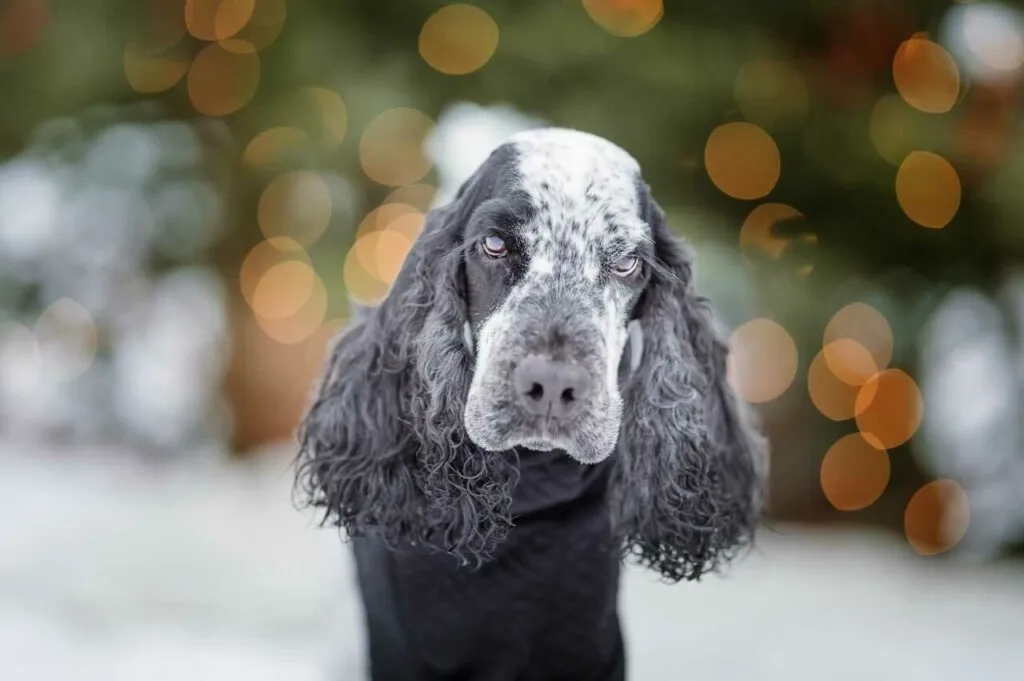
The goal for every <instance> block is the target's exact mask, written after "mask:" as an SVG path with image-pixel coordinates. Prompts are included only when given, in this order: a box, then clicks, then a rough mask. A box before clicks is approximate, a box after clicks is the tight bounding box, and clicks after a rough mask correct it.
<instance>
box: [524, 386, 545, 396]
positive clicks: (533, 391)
mask: <svg viewBox="0 0 1024 681" xmlns="http://www.w3.org/2000/svg"><path fill="white" fill-rule="evenodd" d="M526 396H527V397H529V398H530V399H531V400H541V399H544V386H542V385H541V384H540V383H534V384H533V385H532V386H530V389H529V390H527V391H526Z"/></svg>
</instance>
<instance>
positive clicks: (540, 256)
mask: <svg viewBox="0 0 1024 681" xmlns="http://www.w3.org/2000/svg"><path fill="white" fill-rule="evenodd" d="M510 143H511V144H512V146H513V147H514V148H515V149H516V151H517V166H518V167H517V173H516V175H517V178H518V180H519V185H520V189H521V191H522V192H523V193H524V194H525V195H526V196H527V197H528V198H529V200H530V203H531V204H532V205H533V207H534V208H535V209H536V215H535V216H534V217H533V219H532V220H530V221H529V223H528V225H527V229H525V230H524V231H525V233H524V235H523V236H524V239H525V240H526V241H527V246H528V248H529V250H530V251H531V253H532V255H533V257H534V259H533V267H534V269H535V271H537V273H538V274H550V273H551V272H554V271H555V269H556V267H562V268H569V271H572V272H574V273H576V274H577V275H579V276H582V277H584V278H585V279H588V280H593V279H595V278H596V277H597V276H598V273H599V272H600V270H601V266H602V265H601V263H602V252H604V251H608V250H611V249H612V248H613V244H616V243H622V242H624V243H626V244H629V245H630V246H635V245H639V244H641V243H643V242H644V241H646V240H647V239H649V236H650V228H649V226H648V225H647V224H646V223H645V222H644V221H643V220H642V219H641V217H640V201H639V196H638V195H637V191H636V186H637V185H636V183H637V181H638V178H639V177H640V166H639V164H638V163H637V161H636V160H635V159H634V158H633V157H632V156H630V155H629V154H628V153H627V152H625V151H624V150H622V149H621V148H619V147H618V146H616V145H614V144H611V143H610V142H608V141H607V140H604V139H601V138H599V137H596V136H593V135H590V134H588V133H583V132H579V131H575V130H561V129H546V130H540V131H527V132H525V133H519V134H517V135H514V136H513V137H512V138H511V140H510Z"/></svg>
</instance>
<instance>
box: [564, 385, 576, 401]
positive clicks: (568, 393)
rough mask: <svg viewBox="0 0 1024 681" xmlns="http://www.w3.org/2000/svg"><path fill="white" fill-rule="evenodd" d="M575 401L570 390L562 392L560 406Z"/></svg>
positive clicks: (573, 394)
mask: <svg viewBox="0 0 1024 681" xmlns="http://www.w3.org/2000/svg"><path fill="white" fill-rule="evenodd" d="M575 400H576V396H575V393H574V392H573V389H572V388H566V389H565V390H563V391H562V404H569V403H571V402H574V401H575Z"/></svg>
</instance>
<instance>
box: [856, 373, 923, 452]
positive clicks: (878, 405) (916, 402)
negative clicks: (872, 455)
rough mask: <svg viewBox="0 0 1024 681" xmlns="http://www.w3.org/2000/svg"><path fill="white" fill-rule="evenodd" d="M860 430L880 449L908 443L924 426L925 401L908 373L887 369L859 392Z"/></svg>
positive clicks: (857, 403)
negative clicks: (922, 419)
mask: <svg viewBox="0 0 1024 681" xmlns="http://www.w3.org/2000/svg"><path fill="white" fill-rule="evenodd" d="M855 410H856V412H857V416H856V419H857V427H858V428H859V429H860V432H861V434H862V435H863V436H864V438H865V439H866V440H867V441H868V442H870V443H871V444H872V445H874V446H875V447H878V448H879V449H893V448H895V447H898V446H900V445H901V444H903V443H904V442H907V441H908V440H910V438H912V437H913V436H914V433H916V432H917V429H918V428H919V427H920V426H921V418H922V417H923V416H924V398H923V397H922V395H921V389H920V388H918V387H917V383H916V382H915V381H914V379H913V378H911V377H910V375H909V374H907V373H906V372H904V371H901V370H899V369H886V370H884V371H880V372H879V373H877V374H875V375H874V376H872V377H871V378H870V379H869V380H868V381H867V382H866V383H865V384H864V385H863V386H861V388H860V391H859V392H858V393H857V401H856V406H855Z"/></svg>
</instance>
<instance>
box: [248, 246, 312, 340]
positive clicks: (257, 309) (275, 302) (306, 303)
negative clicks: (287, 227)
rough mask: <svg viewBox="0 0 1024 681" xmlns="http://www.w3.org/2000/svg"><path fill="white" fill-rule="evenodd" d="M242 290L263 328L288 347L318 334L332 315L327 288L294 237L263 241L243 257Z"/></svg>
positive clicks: (269, 335) (266, 332)
mask: <svg viewBox="0 0 1024 681" xmlns="http://www.w3.org/2000/svg"><path fill="white" fill-rule="evenodd" d="M239 288H240V289H241V291H242V296H243V297H244V298H245V300H246V302H247V303H248V304H249V306H250V307H251V308H252V311H253V315H254V316H255V318H256V321H257V323H258V324H259V327H260V329H262V330H263V332H264V333H265V334H266V335H267V336H268V337H270V338H272V339H273V340H275V341H277V342H279V343H283V344H286V345H293V344H295V343H301V342H303V341H305V340H306V339H308V338H309V337H311V336H312V335H313V334H314V333H316V331H317V329H318V328H319V327H320V325H321V324H323V321H324V318H325V317H326V314H327V302H328V301H327V287H326V286H325V285H324V282H323V280H322V279H321V278H320V276H319V274H318V273H317V272H316V270H315V269H314V268H313V265H312V263H311V262H310V259H309V255H308V254H307V253H306V251H305V249H303V248H302V245H301V244H299V243H298V242H297V241H295V240H294V239H290V238H287V237H276V238H273V239H268V240H266V241H262V242H260V243H259V244H257V245H256V246H255V247H253V248H252V250H250V251H249V253H248V255H246V257H245V260H243V261H242V267H241V269H240V271H239Z"/></svg>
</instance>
